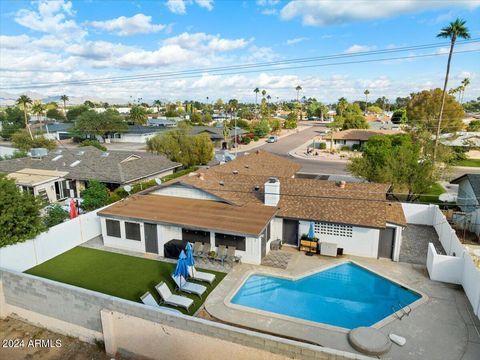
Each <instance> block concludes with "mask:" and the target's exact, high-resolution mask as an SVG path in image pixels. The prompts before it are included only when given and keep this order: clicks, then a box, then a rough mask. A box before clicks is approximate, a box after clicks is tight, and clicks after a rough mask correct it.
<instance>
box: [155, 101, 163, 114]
mask: <svg viewBox="0 0 480 360" xmlns="http://www.w3.org/2000/svg"><path fill="white" fill-rule="evenodd" d="M153 106H155V107H156V108H157V113H160V106H162V102H161V101H160V100H154V101H153Z"/></svg>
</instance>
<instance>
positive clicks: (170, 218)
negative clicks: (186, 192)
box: [98, 195, 277, 237]
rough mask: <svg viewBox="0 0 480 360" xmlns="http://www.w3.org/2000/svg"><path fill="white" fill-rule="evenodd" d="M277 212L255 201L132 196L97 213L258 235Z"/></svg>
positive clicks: (271, 207) (273, 208)
mask: <svg viewBox="0 0 480 360" xmlns="http://www.w3.org/2000/svg"><path fill="white" fill-rule="evenodd" d="M276 211H277V209H276V208H275V207H273V206H263V205H255V204H247V205H244V206H235V205H228V204H225V203H222V202H218V201H211V200H196V199H185V198H180V197H174V196H161V195H135V196H132V197H129V198H128V199H125V200H123V201H120V202H118V203H116V204H114V205H112V206H109V207H108V208H106V209H104V210H102V211H100V212H98V215H99V216H113V217H120V218H129V219H135V220H142V221H143V220H146V221H152V222H158V223H164V224H178V225H182V226H185V227H192V228H195V229H205V230H217V231H219V232H221V231H225V232H228V233H235V234H240V235H252V236H255V237H257V236H258V235H259V234H260V233H261V232H262V231H263V230H264V228H265V226H266V225H267V224H268V222H269V221H270V219H271V218H272V217H273V216H274V215H275V212H276Z"/></svg>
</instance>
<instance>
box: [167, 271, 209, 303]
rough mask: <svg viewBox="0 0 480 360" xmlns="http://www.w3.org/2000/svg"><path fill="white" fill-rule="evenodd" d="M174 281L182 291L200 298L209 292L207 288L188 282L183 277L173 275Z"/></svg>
mask: <svg viewBox="0 0 480 360" xmlns="http://www.w3.org/2000/svg"><path fill="white" fill-rule="evenodd" d="M172 279H173V281H175V284H176V285H177V288H178V289H179V290H180V291H183V292H186V293H190V294H195V295H198V296H200V298H201V297H202V295H203V293H204V292H205V291H207V288H206V287H205V286H203V285H199V284H194V283H192V282H188V281H187V280H185V278H184V277H183V276H173V274H172Z"/></svg>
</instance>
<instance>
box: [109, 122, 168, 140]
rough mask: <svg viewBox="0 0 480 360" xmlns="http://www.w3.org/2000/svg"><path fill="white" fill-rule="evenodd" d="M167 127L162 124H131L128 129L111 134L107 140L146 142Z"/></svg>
mask: <svg viewBox="0 0 480 360" xmlns="http://www.w3.org/2000/svg"><path fill="white" fill-rule="evenodd" d="M165 129H166V127H160V126H142V125H129V126H128V129H127V131H125V132H121V133H114V134H110V135H109V136H108V137H107V139H106V140H105V142H107V143H108V142H111V143H139V144H145V143H146V142H147V140H149V139H151V138H152V137H154V136H155V135H157V134H160V133H161V132H163V131H165Z"/></svg>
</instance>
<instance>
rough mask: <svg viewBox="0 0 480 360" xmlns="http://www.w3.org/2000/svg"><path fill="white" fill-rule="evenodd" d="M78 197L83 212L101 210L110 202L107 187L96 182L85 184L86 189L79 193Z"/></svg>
mask: <svg viewBox="0 0 480 360" xmlns="http://www.w3.org/2000/svg"><path fill="white" fill-rule="evenodd" d="M80 196H81V197H82V200H83V201H82V204H81V205H80V206H81V208H82V209H84V210H85V211H92V210H95V209H98V208H101V207H102V206H105V205H108V204H109V202H110V194H109V192H108V189H107V187H106V186H105V184H103V183H101V182H100V181H98V180H90V181H89V182H88V183H87V188H86V189H85V190H83V191H82V192H81V193H80Z"/></svg>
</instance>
